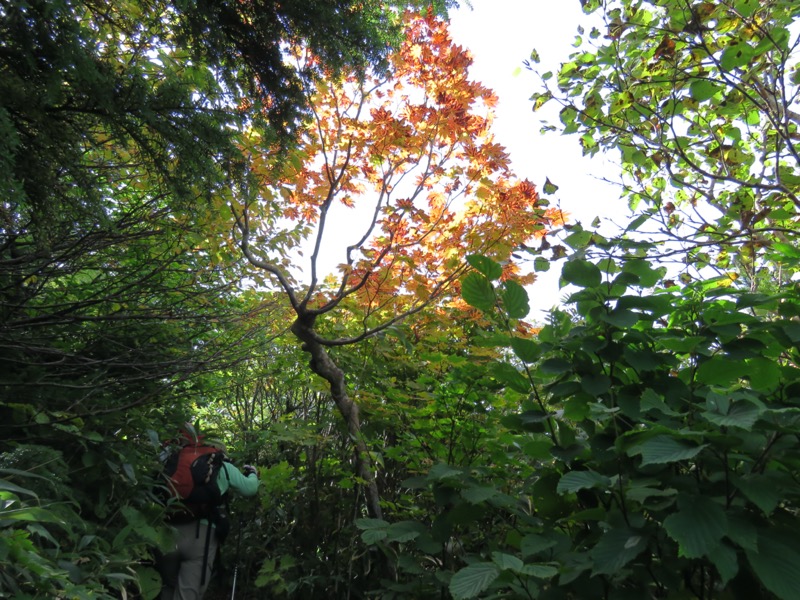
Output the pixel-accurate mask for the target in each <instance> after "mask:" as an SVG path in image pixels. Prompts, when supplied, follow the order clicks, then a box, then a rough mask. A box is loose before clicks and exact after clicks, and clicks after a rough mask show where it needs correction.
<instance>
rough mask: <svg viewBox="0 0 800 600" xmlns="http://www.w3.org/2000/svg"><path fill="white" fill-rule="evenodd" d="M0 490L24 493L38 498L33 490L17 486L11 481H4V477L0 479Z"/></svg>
mask: <svg viewBox="0 0 800 600" xmlns="http://www.w3.org/2000/svg"><path fill="white" fill-rule="evenodd" d="M0 490H2V491H4V492H13V493H15V494H24V495H26V496H33V497H34V498H36V499H38V498H39V497H38V496H37V495H36V493H35V492H33V491H31V490H29V489H27V488H24V487H21V486H18V485H17V484H15V483H11V482H10V481H6V480H5V479H0Z"/></svg>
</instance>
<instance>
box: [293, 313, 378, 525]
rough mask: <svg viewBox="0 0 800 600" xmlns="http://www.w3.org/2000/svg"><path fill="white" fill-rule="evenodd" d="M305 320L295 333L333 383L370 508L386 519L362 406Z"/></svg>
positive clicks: (333, 393)
mask: <svg viewBox="0 0 800 600" xmlns="http://www.w3.org/2000/svg"><path fill="white" fill-rule="evenodd" d="M308 321H309V322H304V320H303V319H301V318H298V319H297V320H296V321H295V322H294V324H293V325H292V333H293V334H294V335H295V336H296V337H297V338H298V339H299V340H300V341H301V342H302V343H303V346H302V348H303V350H304V351H306V352H308V353H309V354H310V355H311V361H310V363H309V364H310V367H311V370H312V371H314V373H316V374H317V375H319V376H320V377H322V378H323V379H325V380H326V381H327V382H328V383H329V384H330V386H331V397H332V398H333V401H334V402H335V403H336V407H337V408H338V409H339V412H340V413H341V415H342V417H344V420H345V423H347V431H348V433H349V434H350V439H352V440H353V443H354V444H355V452H356V473H357V474H358V476H359V477H360V478H361V479H362V480H363V481H364V482H365V484H364V485H365V486H366V497H367V511H368V513H369V516H370V517H372V518H373V519H381V518H383V511H382V510H381V503H380V494H379V493H378V485H377V483H376V482H375V474H374V472H373V469H372V466H371V460H370V457H369V448H367V444H366V442H365V441H364V438H363V437H362V435H361V420H360V418H359V410H358V405H357V404H356V403H355V402H354V401H353V400H352V399H351V398H350V396H349V395H348V394H347V387H346V385H345V381H344V372H342V370H341V369H340V368H339V367H338V366H337V365H336V363H334V362H333V359H331V357H330V356H329V355H328V352H327V350H326V349H325V346H323V345H322V344H320V343H319V342H318V341H317V339H316V337H315V336H314V335H313V327H314V323H313V319H309V320H308Z"/></svg>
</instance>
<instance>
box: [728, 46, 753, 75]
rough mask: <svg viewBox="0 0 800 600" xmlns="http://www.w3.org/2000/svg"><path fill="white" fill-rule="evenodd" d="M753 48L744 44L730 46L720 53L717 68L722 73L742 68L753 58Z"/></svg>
mask: <svg viewBox="0 0 800 600" xmlns="http://www.w3.org/2000/svg"><path fill="white" fill-rule="evenodd" d="M755 54H756V51H755V48H753V47H752V46H750V45H748V44H746V43H745V42H738V43H735V44H730V45H729V46H728V47H727V48H725V50H723V51H722V56H721V57H720V59H719V66H720V68H721V69H722V70H723V71H732V70H733V69H736V68H739V67H744V66H746V65H747V64H749V63H750V61H751V60H752V59H753V58H754V57H755Z"/></svg>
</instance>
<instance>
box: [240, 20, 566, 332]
mask: <svg viewBox="0 0 800 600" xmlns="http://www.w3.org/2000/svg"><path fill="white" fill-rule="evenodd" d="M298 56H299V55H298ZM471 63H472V58H471V56H470V55H469V53H468V52H467V51H465V50H464V49H463V48H461V47H459V46H456V45H455V44H454V43H453V41H452V38H451V37H450V34H449V32H448V30H447V25H446V23H444V22H442V21H440V20H438V19H436V18H433V17H419V16H410V15H409V16H408V17H407V38H406V42H405V44H404V45H402V47H400V48H399V50H398V51H397V52H396V53H395V54H394V55H393V56H392V57H391V68H390V71H389V73H390V74H389V75H385V74H384V75H375V74H372V75H368V76H366V77H363V76H362V77H359V76H358V75H356V74H353V75H352V76H349V77H343V78H342V79H341V80H340V81H326V82H325V84H324V85H321V86H319V87H318V88H317V89H316V91H315V93H314V94H313V95H312V97H311V103H312V108H313V115H314V118H313V119H312V120H311V121H310V122H309V123H308V124H307V125H306V126H305V127H304V128H303V129H302V130H301V132H300V136H299V140H298V142H299V143H298V147H297V149H296V150H295V151H294V153H293V154H292V155H290V156H288V157H282V158H281V161H282V163H281V164H280V165H275V164H272V165H271V166H270V167H269V172H267V170H266V167H258V168H257V170H256V174H257V175H258V176H259V177H258V179H259V180H260V181H262V182H263V185H265V186H268V187H270V188H275V189H280V190H281V191H282V193H281V195H280V198H281V202H282V203H283V204H282V205H281V204H280V203H278V205H277V206H279V207H280V208H278V210H279V214H280V216H281V217H282V218H284V219H288V220H289V221H290V222H299V223H300V224H302V225H303V226H306V227H311V229H310V231H311V232H312V233H311V235H312V237H311V239H310V241H309V243H310V244H311V246H312V251H311V252H310V253H309V256H310V258H309V260H310V264H306V265H304V266H303V272H304V273H305V274H306V275H307V276H308V274H310V279H309V283H308V287H307V291H306V292H305V298H306V299H307V301H309V302H314V303H315V306H316V307H317V309H318V310H319V311H320V312H324V311H325V310H327V309H329V308H332V307H333V306H335V305H337V304H339V303H340V302H342V301H343V300H345V299H352V300H354V301H355V304H356V305H358V306H359V307H360V310H362V311H363V314H365V315H366V316H365V319H367V318H369V317H370V316H375V315H379V314H382V313H384V312H386V313H401V312H403V311H409V310H415V307H416V306H419V305H420V304H421V303H426V302H430V301H432V300H434V299H436V298H440V297H442V296H443V294H445V293H446V292H447V291H448V290H450V289H451V287H452V285H453V282H454V281H455V280H456V279H457V277H458V276H459V274H460V273H461V272H463V270H464V269H465V268H466V267H465V264H466V263H465V257H466V256H467V255H469V254H475V253H479V254H484V255H486V256H488V257H490V258H492V259H494V260H496V261H498V262H500V263H501V264H503V265H506V267H505V270H504V277H509V278H511V277H513V278H517V279H518V280H519V281H521V282H523V283H524V282H528V281H530V280H531V277H530V276H528V275H526V274H524V273H522V272H521V271H520V269H519V268H518V267H517V266H516V265H514V264H513V258H512V256H511V253H512V251H513V249H514V248H515V247H518V246H519V245H520V244H524V243H526V242H528V241H530V240H532V239H533V238H536V237H540V236H542V235H544V232H546V230H547V229H548V228H549V227H550V225H551V219H554V218H555V216H554V215H553V214H552V213H550V212H547V211H546V209H545V208H544V207H542V206H540V205H539V198H538V194H537V192H536V189H535V188H534V186H533V185H532V184H531V183H530V182H529V181H527V180H524V179H520V178H519V177H517V176H516V174H515V173H514V172H513V171H512V170H511V163H510V158H509V156H508V153H507V152H506V149H505V148H504V147H503V146H502V145H500V144H499V143H497V141H496V140H495V138H494V135H493V133H492V122H493V116H494V115H493V110H494V107H495V106H496V104H497V97H496V95H495V94H494V93H493V92H492V91H491V90H489V89H488V88H486V87H485V86H483V85H482V84H480V83H479V82H477V81H474V80H472V79H471V78H470V76H469V67H470V65H471ZM244 150H245V151H246V152H248V154H250V155H256V154H258V153H259V152H260V151H262V150H263V149H261V148H260V147H259V146H258V144H254V145H253V146H252V147H250V148H244ZM268 164H269V161H268V160H262V161H261V162H256V163H254V165H268ZM284 191H286V192H284ZM274 208H276V207H270V209H269V210H268V209H267V208H265V207H261V209H259V208H258V207H257V206H256V205H251V211H252V215H251V216H252V218H253V220H254V221H256V220H257V217H259V216H260V219H261V220H260V226H261V229H262V233H263V237H264V238H265V239H268V238H270V236H272V237H273V238H274V237H275V234H274V230H275V228H276V227H280V226H283V224H282V223H280V222H279V221H278V220H277V219H276V218H275V216H276V215H275V213H274V212H272V211H273V210H274ZM290 226H292V225H291V223H290ZM329 241H334V242H338V246H337V245H336V243H334V244H333V246H332V247H337V248H338V249H339V251H340V252H341V253H342V254H343V256H341V255H337V256H336V257H335V261H334V263H333V264H334V267H333V268H332V269H331V270H334V271H336V273H337V277H338V279H337V280H336V281H335V283H333V282H332V280H331V279H330V278H328V279H327V280H326V286H327V287H326V289H325V290H323V291H322V293H320V292H321V290H320V289H319V286H320V279H321V278H322V277H324V275H325V274H326V273H327V271H325V269H324V268H323V267H322V265H323V262H324V261H326V260H329V259H332V258H334V257H330V256H328V250H327V249H326V248H328V247H330V246H328V245H327V244H328V242H329ZM264 253H265V255H267V256H268V248H265V249H264ZM337 267H338V268H337ZM323 271H324V272H323Z"/></svg>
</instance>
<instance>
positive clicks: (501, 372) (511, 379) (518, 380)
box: [492, 362, 531, 394]
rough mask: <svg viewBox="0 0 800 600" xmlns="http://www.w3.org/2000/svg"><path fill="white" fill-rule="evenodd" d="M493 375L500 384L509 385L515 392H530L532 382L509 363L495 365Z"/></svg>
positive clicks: (493, 365)
mask: <svg viewBox="0 0 800 600" xmlns="http://www.w3.org/2000/svg"><path fill="white" fill-rule="evenodd" d="M492 375H494V376H495V378H496V379H497V381H498V382H500V383H502V384H505V385H507V386H508V387H510V388H511V389H513V390H516V391H518V392H521V393H523V394H527V393H528V392H530V389H531V382H530V381H529V380H528V378H527V377H526V376H525V375H523V374H522V373H520V372H519V371H517V370H516V369H515V368H514V367H513V366H512V365H510V364H508V363H501V362H496V363H493V364H492Z"/></svg>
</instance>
